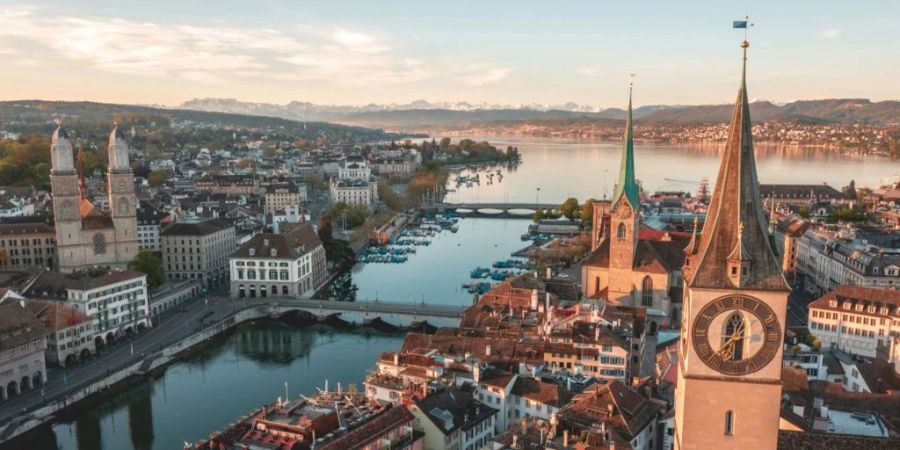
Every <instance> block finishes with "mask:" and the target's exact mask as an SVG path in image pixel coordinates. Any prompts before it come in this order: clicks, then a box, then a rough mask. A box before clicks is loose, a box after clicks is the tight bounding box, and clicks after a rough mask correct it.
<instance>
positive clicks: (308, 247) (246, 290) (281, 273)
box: [228, 224, 326, 298]
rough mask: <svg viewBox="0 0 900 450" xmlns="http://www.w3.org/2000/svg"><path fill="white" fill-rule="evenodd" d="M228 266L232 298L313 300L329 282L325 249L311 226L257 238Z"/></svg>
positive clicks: (245, 246)
mask: <svg viewBox="0 0 900 450" xmlns="http://www.w3.org/2000/svg"><path fill="white" fill-rule="evenodd" d="M228 264H229V269H230V276H231V297H232V298H248V297H249V298H254V297H289V298H309V297H312V295H313V294H315V292H316V290H318V288H319V287H321V285H322V283H324V281H325V278H326V273H325V271H326V269H325V248H324V247H322V242H321V241H319V236H318V235H317V234H316V231H315V229H314V228H313V227H312V225H309V224H300V225H299V226H296V227H294V228H293V229H291V230H289V231H287V232H286V233H284V234H272V233H261V234H257V235H256V236H253V238H251V239H250V240H249V241H248V242H246V243H245V244H243V245H241V247H240V248H239V249H238V250H237V251H235V252H234V253H233V254H232V255H231V256H230V257H229V258H228Z"/></svg>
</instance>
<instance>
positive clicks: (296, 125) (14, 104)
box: [0, 100, 397, 141]
mask: <svg viewBox="0 0 900 450" xmlns="http://www.w3.org/2000/svg"><path fill="white" fill-rule="evenodd" d="M56 119H61V120H62V121H63V122H65V123H67V124H69V125H70V126H77V125H101V124H103V125H105V126H106V127H109V125H110V124H111V123H112V122H113V121H114V120H118V121H119V122H123V123H145V124H149V123H155V124H156V125H157V126H162V127H167V126H170V125H173V124H185V123H188V124H192V125H195V126H198V127H205V128H239V129H260V130H265V129H268V130H277V131H280V132H284V133H285V134H289V135H291V136H292V137H295V138H298V139H321V138H324V139H328V140H330V141H340V140H351V141H372V140H385V139H391V138H394V137H397V136H394V135H388V134H385V133H384V132H383V131H382V130H379V129H371V128H364V127H359V126H350V125H338V124H332V123H325V122H301V121H297V120H287V119H281V118H276V117H265V116H257V115H245V114H230V113H220V112H209V111H196V110H187V109H168V108H157V107H149V106H137V105H118V104H108V103H95V102H61V101H44V100H16V101H4V102H0V129H5V130H7V131H14V132H19V133H23V134H32V133H44V134H48V133H49V131H50V130H52V128H53V122H54V120H56Z"/></svg>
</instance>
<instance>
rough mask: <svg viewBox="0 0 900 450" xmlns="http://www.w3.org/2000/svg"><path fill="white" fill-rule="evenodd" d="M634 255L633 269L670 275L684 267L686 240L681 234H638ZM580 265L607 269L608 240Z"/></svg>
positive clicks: (601, 243) (604, 240) (605, 239)
mask: <svg viewBox="0 0 900 450" xmlns="http://www.w3.org/2000/svg"><path fill="white" fill-rule="evenodd" d="M639 234H640V237H639V239H638V243H637V246H636V248H635V255H634V267H633V268H634V269H635V270H638V271H640V272H648V273H670V272H673V271H675V270H679V269H680V268H681V266H682V265H684V248H685V246H686V245H687V243H688V241H687V239H683V238H682V235H681V234H678V235H671V234H670V235H668V237H667V238H664V237H662V235H661V236H656V234H654V233H644V230H643V229H642V230H641V232H640V233H639ZM582 265H585V266H591V267H609V238H608V237H604V238H603V239H602V240H601V241H600V244H599V245H598V246H597V249H596V250H594V251H593V252H591V254H590V255H588V257H587V258H586V259H585V260H584V262H583V263H582Z"/></svg>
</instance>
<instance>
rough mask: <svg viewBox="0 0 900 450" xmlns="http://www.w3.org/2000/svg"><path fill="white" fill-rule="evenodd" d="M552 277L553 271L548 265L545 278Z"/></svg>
mask: <svg viewBox="0 0 900 450" xmlns="http://www.w3.org/2000/svg"><path fill="white" fill-rule="evenodd" d="M552 277H553V271H552V270H551V269H550V268H549V267H548V268H547V277H546V278H552Z"/></svg>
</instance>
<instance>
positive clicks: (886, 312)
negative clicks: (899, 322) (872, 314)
mask: <svg viewBox="0 0 900 450" xmlns="http://www.w3.org/2000/svg"><path fill="white" fill-rule="evenodd" d="M881 315H883V316H886V315H888V308H887V306H882V307H881Z"/></svg>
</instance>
